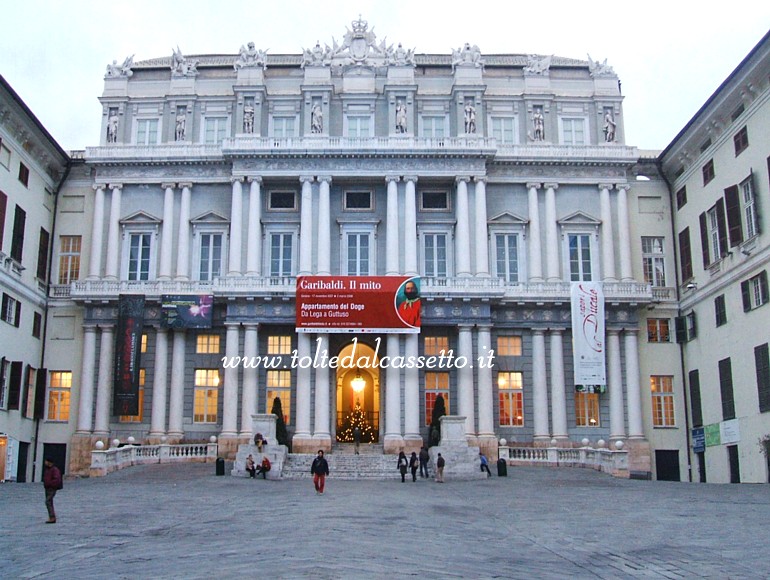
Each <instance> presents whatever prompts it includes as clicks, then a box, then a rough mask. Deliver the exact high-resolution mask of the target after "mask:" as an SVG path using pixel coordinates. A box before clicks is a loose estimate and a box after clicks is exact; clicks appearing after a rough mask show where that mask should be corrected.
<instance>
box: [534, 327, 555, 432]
mask: <svg viewBox="0 0 770 580" xmlns="http://www.w3.org/2000/svg"><path fill="white" fill-rule="evenodd" d="M532 399H533V400H532V403H533V407H534V413H535V417H534V425H533V427H534V439H535V441H536V442H537V441H550V439H551V435H550V432H549V429H548V384H547V382H546V374H545V332H544V331H543V330H540V329H534V330H533V331H532Z"/></svg>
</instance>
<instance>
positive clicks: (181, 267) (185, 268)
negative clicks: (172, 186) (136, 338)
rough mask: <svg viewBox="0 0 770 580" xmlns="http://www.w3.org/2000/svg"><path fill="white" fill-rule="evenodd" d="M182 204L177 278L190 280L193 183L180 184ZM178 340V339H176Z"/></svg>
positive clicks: (180, 206)
mask: <svg viewBox="0 0 770 580" xmlns="http://www.w3.org/2000/svg"><path fill="white" fill-rule="evenodd" d="M179 187H181V188H182V202H181V203H180V205H179V236H178V238H177V250H176V255H177V262H176V277H177V278H178V279H180V280H189V278H190V189H191V188H192V183H180V184H179ZM175 338H176V337H175Z"/></svg>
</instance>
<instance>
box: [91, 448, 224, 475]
mask: <svg viewBox="0 0 770 580" xmlns="http://www.w3.org/2000/svg"><path fill="white" fill-rule="evenodd" d="M217 449H218V446H217V444H216V443H186V444H178V445H168V444H163V443H162V444H160V445H126V446H125V447H111V448H109V449H105V450H100V449H94V450H93V451H91V469H90V476H91V477H101V476H103V475H107V474H108V473H112V472H113V471H118V470H120V469H125V468H126V467H131V466H132V465H144V464H147V463H177V462H198V463H209V462H213V461H214V460H215V459H216V458H217Z"/></svg>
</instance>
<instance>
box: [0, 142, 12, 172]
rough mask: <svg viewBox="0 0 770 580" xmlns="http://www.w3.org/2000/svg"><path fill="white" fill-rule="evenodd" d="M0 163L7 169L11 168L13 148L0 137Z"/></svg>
mask: <svg viewBox="0 0 770 580" xmlns="http://www.w3.org/2000/svg"><path fill="white" fill-rule="evenodd" d="M0 165H2V166H3V167H5V168H6V169H10V168H11V150H10V148H9V147H8V146H7V145H6V144H5V143H3V140H2V139H0Z"/></svg>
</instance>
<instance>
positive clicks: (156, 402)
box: [149, 222, 169, 437]
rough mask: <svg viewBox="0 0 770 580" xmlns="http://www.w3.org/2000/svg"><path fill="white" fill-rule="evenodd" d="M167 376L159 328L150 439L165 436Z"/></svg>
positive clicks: (165, 349)
mask: <svg viewBox="0 0 770 580" xmlns="http://www.w3.org/2000/svg"><path fill="white" fill-rule="evenodd" d="M164 223H165V222H164ZM168 376H169V375H168V330H166V329H164V328H159V329H158V331H157V332H156V333H155V377H154V378H153V381H152V416H151V418H150V433H149V435H150V437H161V436H163V435H165V434H166V400H167V398H168Z"/></svg>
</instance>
